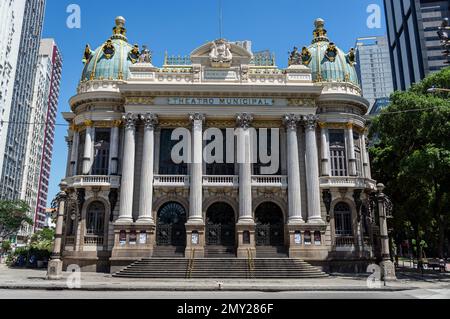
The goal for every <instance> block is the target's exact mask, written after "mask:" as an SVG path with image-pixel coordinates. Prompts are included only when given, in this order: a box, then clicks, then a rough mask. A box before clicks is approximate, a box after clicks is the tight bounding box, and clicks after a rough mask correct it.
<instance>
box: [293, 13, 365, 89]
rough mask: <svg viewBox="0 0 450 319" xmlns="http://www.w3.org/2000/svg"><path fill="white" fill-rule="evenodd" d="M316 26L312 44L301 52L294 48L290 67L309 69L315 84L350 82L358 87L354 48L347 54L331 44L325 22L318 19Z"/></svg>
mask: <svg viewBox="0 0 450 319" xmlns="http://www.w3.org/2000/svg"><path fill="white" fill-rule="evenodd" d="M314 25H315V30H314V32H313V36H314V38H313V40H312V44H311V45H310V46H308V47H303V48H302V50H301V52H300V51H299V50H298V48H297V47H294V50H293V51H292V52H291V55H290V57H289V66H292V65H304V66H307V67H309V68H310V69H311V72H312V77H313V81H315V82H349V83H353V84H356V85H358V76H357V73H356V69H355V62H356V61H355V50H354V49H353V48H352V49H351V50H350V52H349V53H348V54H345V53H344V52H343V51H342V50H341V49H339V48H338V47H337V46H336V44H335V43H333V42H331V41H330V40H329V38H328V36H327V30H326V29H325V21H324V20H322V19H317V20H316V21H315V22H314Z"/></svg>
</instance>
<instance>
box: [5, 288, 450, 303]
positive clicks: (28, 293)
mask: <svg viewBox="0 0 450 319" xmlns="http://www.w3.org/2000/svg"><path fill="white" fill-rule="evenodd" d="M0 299H213V300H221V299H244V300H245V299H450V289H420V290H409V291H400V292H377V291H373V292H371V291H367V292H361V291H358V292H342V291H320V292H319V291H317V292H314V291H292V292H289V291H287V292H213V291H205V292H195V293H193V292H176V291H100V292H99V291H76V290H63V291H51V290H9V289H8V290H0Z"/></svg>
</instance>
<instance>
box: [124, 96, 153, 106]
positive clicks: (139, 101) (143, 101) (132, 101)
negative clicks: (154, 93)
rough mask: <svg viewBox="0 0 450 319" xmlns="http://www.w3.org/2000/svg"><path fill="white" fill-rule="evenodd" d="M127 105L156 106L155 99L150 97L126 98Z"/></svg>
mask: <svg viewBox="0 0 450 319" xmlns="http://www.w3.org/2000/svg"><path fill="white" fill-rule="evenodd" d="M125 104H127V105H154V104H155V98H154V97H149V96H130V97H126V98H125Z"/></svg>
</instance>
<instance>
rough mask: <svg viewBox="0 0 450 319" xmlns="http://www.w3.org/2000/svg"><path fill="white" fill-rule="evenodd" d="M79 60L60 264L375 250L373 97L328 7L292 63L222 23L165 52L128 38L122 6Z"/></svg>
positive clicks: (336, 257)
mask: <svg viewBox="0 0 450 319" xmlns="http://www.w3.org/2000/svg"><path fill="white" fill-rule="evenodd" d="M293 41H295V39H293ZM84 63H85V65H84V69H83V71H82V77H81V81H80V83H79V86H78V89H77V92H76V95H75V96H73V97H72V98H71V99H70V107H71V112H68V113H64V114H63V115H64V118H65V119H66V120H67V121H68V122H69V123H70V129H69V130H68V137H67V141H68V145H69V151H68V160H67V176H66V178H65V179H64V180H63V181H62V183H61V188H62V190H63V191H64V192H65V193H66V194H67V198H66V209H65V216H64V228H63V237H62V257H63V261H64V265H65V267H67V266H68V265H71V264H77V265H79V266H81V267H82V269H83V270H85V271H111V272H115V271H118V270H120V269H121V268H123V267H125V266H127V265H129V264H131V263H133V262H134V261H136V260H140V259H142V258H161V257H171V258H180V260H181V259H184V260H185V259H189V258H206V259H207V258H211V259H212V258H218V257H221V258H236V259H244V258H245V259H248V258H251V259H253V258H256V259H257V258H267V257H271V258H280V259H282V258H298V259H302V260H304V261H306V262H309V263H311V264H313V265H316V266H321V267H323V269H324V270H329V269H330V267H332V265H337V266H339V267H341V268H346V269H347V268H348V267H346V266H349V268H348V269H351V270H354V269H355V265H363V264H364V262H365V261H366V260H367V259H368V258H371V257H372V256H373V255H374V251H375V246H376V244H375V243H376V240H374V238H376V230H374V227H373V226H372V223H371V218H370V216H369V214H367V210H366V209H365V207H366V205H365V203H366V199H367V194H369V193H370V192H372V191H374V190H375V185H376V183H375V181H373V180H372V179H371V172H370V161H369V156H368V151H367V148H366V145H367V130H366V120H365V118H364V115H365V114H366V113H367V109H368V106H369V103H368V102H367V101H366V100H365V99H364V98H362V97H361V89H360V86H359V84H358V79H357V75H356V71H355V57H354V51H353V50H350V51H349V52H348V53H346V52H343V51H342V50H341V49H339V48H338V47H337V46H336V45H335V44H334V43H333V42H331V41H330V40H329V38H328V36H327V31H326V30H325V28H324V21H323V20H321V19H318V20H316V21H315V30H314V36H313V39H312V43H311V44H310V45H309V46H306V47H304V48H303V49H301V50H297V49H296V48H295V49H294V50H293V52H292V54H291V57H290V58H289V67H288V68H287V69H280V68H278V67H277V66H276V64H275V60H274V58H273V57H271V56H269V57H268V56H258V55H253V54H252V53H251V52H249V51H247V50H246V49H245V48H244V47H242V46H239V45H237V44H234V43H231V42H228V41H227V40H224V39H219V40H216V41H213V42H208V43H205V44H203V45H201V46H200V47H198V48H197V49H195V50H194V51H192V53H191V55H190V56H189V57H186V58H180V57H175V58H174V57H166V59H165V63H164V65H163V66H162V67H156V66H154V65H153V64H152V59H151V53H150V51H149V50H148V49H146V48H145V47H144V49H140V47H139V46H137V45H132V44H130V43H129V42H128V40H127V35H126V29H125V20H124V19H123V18H121V17H118V18H117V19H116V26H115V27H114V31H113V35H112V37H111V38H110V39H108V40H107V41H106V42H105V43H103V44H102V45H100V47H99V48H97V49H96V50H91V48H90V47H89V46H87V47H86V51H85V53H84ZM177 132H184V134H181V135H180V136H179V140H176V139H173V135H177V134H178V133H177ZM186 132H187V133H186ZM211 132H213V133H214V132H215V133H214V134H213V133H211ZM230 132H231V133H230ZM233 132H235V133H236V132H239V134H234V135H233ZM255 132H256V138H255V136H254V135H255ZM265 132H269V133H268V138H267V143H261V141H262V140H264V138H263V137H264V136H265ZM221 133H222V134H221ZM175 137H176V136H175ZM219 137H224V141H225V142H223V144H222V145H223V150H222V151H219V150H215V151H213V152H212V154H213V155H215V156H217V157H218V158H219V157H220V156H218V155H220V153H221V152H222V153H223V154H222V155H223V157H226V160H223V161H220V160H219V161H216V162H213V163H209V162H208V161H205V156H203V155H204V153H207V150H208V145H210V142H214V141H216V142H217V141H220V138H219ZM225 137H226V138H225ZM187 139H188V140H187ZM181 140H183V142H184V143H187V145H188V146H189V147H188V150H187V151H186V149H184V151H183V152H178V154H180V155H181V156H182V157H185V158H190V161H183V162H181V163H180V162H178V163H176V161H174V158H173V154H174V153H177V151H176V148H177V145H179V144H178V143H179V142H180V141H181ZM221 143H222V142H220V143H215V145H216V146H222V145H221ZM230 145H232V146H230ZM273 145H276V146H277V148H276V149H273V148H272V151H271V152H270V151H269V152H261V148H264V147H266V148H267V149H269V146H273ZM210 146H211V145H210ZM219 148H220V147H217V149H219ZM186 153H188V154H186ZM269 153H271V154H270V155H269ZM256 154H257V155H258V156H255V155H256ZM262 154H263V155H264V154H266V155H267V156H262ZM239 156H240V157H242V158H243V159H253V160H252V161H248V160H243V161H239V160H236V161H234V160H235V159H236V158H237V157H239ZM265 157H271V160H272V161H271V164H274V165H273V166H274V167H275V169H272V171H271V170H270V169H267V168H268V167H267V166H268V164H267V161H266V158H265ZM229 159H231V160H229ZM337 266H336V267H337Z"/></svg>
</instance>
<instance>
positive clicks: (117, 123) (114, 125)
mask: <svg viewBox="0 0 450 319" xmlns="http://www.w3.org/2000/svg"><path fill="white" fill-rule="evenodd" d="M111 123H112V127H120V126H121V125H122V121H121V120H117V121H112V122H111Z"/></svg>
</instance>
